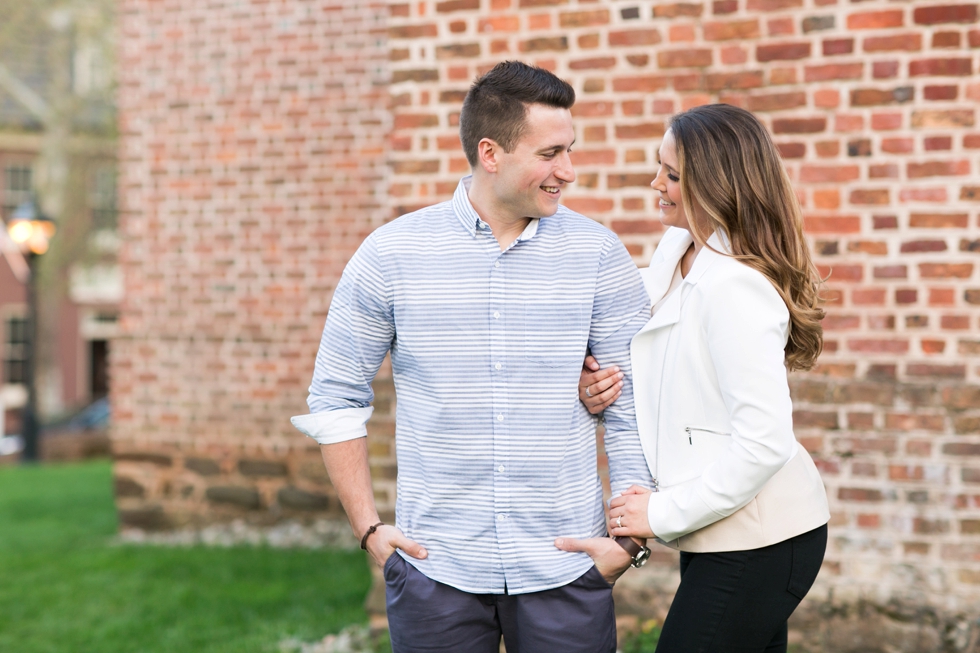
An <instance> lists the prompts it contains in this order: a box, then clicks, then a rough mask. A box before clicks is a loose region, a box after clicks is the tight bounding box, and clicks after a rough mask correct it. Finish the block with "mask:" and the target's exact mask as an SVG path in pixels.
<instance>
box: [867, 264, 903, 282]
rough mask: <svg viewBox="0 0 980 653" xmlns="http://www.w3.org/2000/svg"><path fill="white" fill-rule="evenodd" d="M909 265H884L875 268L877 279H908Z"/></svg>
mask: <svg viewBox="0 0 980 653" xmlns="http://www.w3.org/2000/svg"><path fill="white" fill-rule="evenodd" d="M908 276H909V273H908V267H907V266H905V265H897V264H896V265H882V266H878V267H876V268H875V269H874V278H875V279H907V278H908Z"/></svg>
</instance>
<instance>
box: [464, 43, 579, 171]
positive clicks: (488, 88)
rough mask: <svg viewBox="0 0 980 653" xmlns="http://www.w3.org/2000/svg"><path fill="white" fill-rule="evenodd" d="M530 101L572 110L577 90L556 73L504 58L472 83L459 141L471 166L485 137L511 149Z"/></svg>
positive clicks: (518, 136)
mask: <svg viewBox="0 0 980 653" xmlns="http://www.w3.org/2000/svg"><path fill="white" fill-rule="evenodd" d="M529 104H544V105H546V106H549V107H556V108H559V109H571V108H572V105H573V104H575V89H573V88H572V87H571V85H570V84H569V83H568V82H566V81H564V80H562V79H559V78H558V77H556V76H555V75H554V74H553V73H551V72H549V71H547V70H544V69H543V68H538V67H537V66H529V65H528V64H526V63H522V62H520V61H502V62H500V63H498V64H497V65H496V66H494V67H493V69H492V70H490V72H488V73H487V74H485V75H483V77H480V78H479V79H478V80H476V81H475V82H473V86H471V87H470V91H469V93H467V94H466V99H465V100H463V110H462V112H460V115H459V140H460V141H462V143H463V152H464V153H465V154H466V160H467V161H469V162H470V166H472V167H474V168H475V167H476V164H477V159H478V152H477V145H478V144H479V143H480V141H481V140H482V139H484V138H489V139H492V140H493V141H496V143H497V144H498V145H500V147H502V148H504V151H505V152H510V151H512V150H513V149H514V146H515V145H517V143H518V141H520V140H521V136H523V134H524V128H525V126H526V125H527V107H528V105H529Z"/></svg>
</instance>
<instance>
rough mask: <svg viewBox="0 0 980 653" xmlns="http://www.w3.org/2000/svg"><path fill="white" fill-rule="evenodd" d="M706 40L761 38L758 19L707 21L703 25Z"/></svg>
mask: <svg viewBox="0 0 980 653" xmlns="http://www.w3.org/2000/svg"><path fill="white" fill-rule="evenodd" d="M701 28H702V29H703V30H704V40H706V41H731V40H735V39H738V40H741V39H756V38H759V21H758V20H757V19H752V18H750V19H746V20H732V21H717V20H716V21H706V22H704V23H703V24H702V25H701Z"/></svg>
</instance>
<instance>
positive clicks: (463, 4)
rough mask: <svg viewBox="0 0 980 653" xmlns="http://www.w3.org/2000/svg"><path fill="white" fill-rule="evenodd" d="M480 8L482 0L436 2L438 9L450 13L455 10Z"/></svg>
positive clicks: (445, 0)
mask: <svg viewBox="0 0 980 653" xmlns="http://www.w3.org/2000/svg"><path fill="white" fill-rule="evenodd" d="M479 8H480V0H444V1H443V2H437V3H436V11H437V12H439V13H441V14H448V13H451V12H454V11H473V10H475V9H479Z"/></svg>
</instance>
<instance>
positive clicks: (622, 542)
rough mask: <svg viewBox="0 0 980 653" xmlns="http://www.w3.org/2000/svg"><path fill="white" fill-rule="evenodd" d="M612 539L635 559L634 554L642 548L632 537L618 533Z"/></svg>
mask: <svg viewBox="0 0 980 653" xmlns="http://www.w3.org/2000/svg"><path fill="white" fill-rule="evenodd" d="M613 540H614V541H615V542H616V544H618V545H619V546H621V547H623V549H625V550H626V553H628V554H630V557H631V558H633V560H636V556H637V555H638V554H639V553H640V551H642V550H643V547H642V546H640V545H639V544H637V543H636V542H635V541H634V540H633V538H632V537H626V536H624V535H620V536H619V537H614V538H613Z"/></svg>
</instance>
